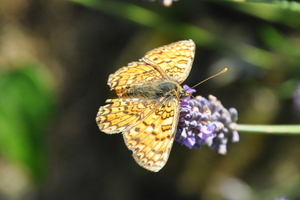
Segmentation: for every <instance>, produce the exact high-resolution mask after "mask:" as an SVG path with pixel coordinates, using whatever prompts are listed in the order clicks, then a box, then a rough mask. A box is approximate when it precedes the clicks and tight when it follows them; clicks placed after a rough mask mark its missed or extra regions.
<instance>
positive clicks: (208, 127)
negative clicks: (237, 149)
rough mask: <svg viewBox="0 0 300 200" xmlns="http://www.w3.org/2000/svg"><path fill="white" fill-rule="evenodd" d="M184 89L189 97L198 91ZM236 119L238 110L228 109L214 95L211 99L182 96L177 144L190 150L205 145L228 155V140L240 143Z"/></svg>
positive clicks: (176, 137)
mask: <svg viewBox="0 0 300 200" xmlns="http://www.w3.org/2000/svg"><path fill="white" fill-rule="evenodd" d="M183 90H184V91H185V92H186V93H188V94H192V93H193V92H196V90H195V89H191V88H190V87H188V86H187V85H184V86H183ZM237 119H238V113H237V110H236V109H235V108H230V109H228V110H227V109H226V108H224V107H223V105H222V104H221V102H220V101H219V100H217V98H216V97H214V96H213V95H209V97H208V99H206V98H204V97H202V96H196V97H195V98H191V96H187V97H182V98H181V99H180V117H179V123H178V128H177V133H176V136H175V141H177V142H179V143H181V144H182V145H185V146H187V147H188V148H190V149H192V148H196V149H198V148H200V147H201V146H202V145H204V144H205V145H208V146H209V147H211V148H212V149H213V150H214V151H216V152H218V153H220V154H226V152H227V141H228V138H229V139H231V141H232V142H238V141H239V134H238V132H237V131H236V121H237Z"/></svg>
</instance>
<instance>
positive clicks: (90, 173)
mask: <svg viewBox="0 0 300 200" xmlns="http://www.w3.org/2000/svg"><path fill="white" fill-rule="evenodd" d="M0 8H1V13H0V41H1V42H0V51H1V53H0V199H1V200H19V199H20V200H21V199H22V200H23V199H25V200H26V199H30V200H31V199H32V200H35V199H41V200H53V199H55V200H65V199H72V200H81V199H92V200H93V199H105V200H106V199H108V200H120V199H124V200H127V199H128V200H140V199H143V200H160V199H172V200H181V199H185V200H223V199H224V200H250V199H251V200H252V199H255V200H260V199H261V200H269V199H270V200H271V199H275V197H279V196H286V197H288V198H289V199H290V200H292V199H297V198H298V199H299V197H300V173H299V169H300V136H297V135H271V134H251V133H243V132H241V131H240V132H239V133H240V138H241V141H240V142H239V143H236V144H232V143H229V145H228V155H226V156H222V155H218V154H217V153H214V152H212V151H211V150H210V149H209V148H207V147H206V146H205V147H203V148H201V149H200V150H189V149H188V148H186V147H183V146H180V145H179V144H178V143H175V144H174V146H173V149H172V152H171V155H170V159H169V161H168V163H167V165H166V166H165V167H164V168H163V169H162V170H161V171H160V172H158V173H152V172H148V171H147V170H145V169H143V168H141V167H139V166H138V165H137V164H136V163H135V161H134V160H133V159H132V157H131V152H130V151H128V150H127V148H126V146H125V145H124V142H123V138H122V136H121V135H106V134H104V133H101V132H100V131H99V129H98V127H97V125H96V123H95V115H96V113H97V111H98V108H99V106H101V105H104V102H105V100H106V99H107V98H111V97H113V96H114V94H113V92H109V87H108V86H107V84H106V82H107V78H108V75H109V74H111V73H113V72H114V71H116V70H117V69H118V68H120V67H122V66H124V65H126V63H128V62H131V61H135V60H138V59H139V58H141V57H142V56H143V55H144V54H145V53H146V52H147V51H149V50H151V49H153V48H155V47H159V46H162V45H166V44H169V43H171V42H175V41H178V40H183V39H192V40H193V41H195V43H196V44H197V49H196V57H195V61H194V65H193V68H192V72H191V74H190V76H189V77H188V79H187V80H186V82H185V84H188V85H190V86H192V85H195V84H196V83H198V82H200V81H201V80H203V79H205V78H207V77H208V76H210V75H213V74H215V73H216V72H219V71H221V70H222V69H223V68H225V67H227V68H228V69H229V71H228V72H227V73H225V74H223V75H220V76H218V77H216V78H214V79H212V80H210V81H208V82H205V83H203V84H202V85H200V86H198V87H197V88H196V89H197V95H202V96H205V97H207V96H208V95H209V94H213V95H215V96H216V97H217V98H218V99H219V100H221V101H222V103H223V105H224V106H225V107H226V108H230V107H235V108H236V109H237V110H238V112H239V121H238V123H241V124H271V125H272V124H299V120H300V109H299V108H297V106H296V104H295V103H294V99H293V97H294V95H295V92H296V89H297V87H298V85H299V82H300V31H299V29H300V3H299V2H296V1H267V0H266V1H264V2H262V1H244V2H241V1H239V2H238V1H236V2H235V1H218V0H215V1H201V0H179V1H178V2H174V3H173V5H172V6H171V7H168V8H166V7H164V6H163V5H162V4H160V3H159V2H147V1H142V0H122V1H121V0H119V1H117V0H106V1H104V0H73V1H72V0H70V1H67V0H40V1H39V0H2V1H0Z"/></svg>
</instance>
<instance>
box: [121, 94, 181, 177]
mask: <svg viewBox="0 0 300 200" xmlns="http://www.w3.org/2000/svg"><path fill="white" fill-rule="evenodd" d="M178 117H179V101H178V99H176V98H174V97H168V98H164V99H162V101H161V102H160V104H159V105H158V106H156V108H154V110H153V111H152V112H151V113H149V114H148V115H147V117H146V118H144V119H143V120H142V121H141V122H140V123H137V124H136V125H135V126H132V127H130V128H129V129H126V130H125V131H124V132H123V137H124V140H125V144H126V146H127V147H128V149H130V150H131V151H132V152H133V153H132V156H133V158H134V159H135V161H136V162H137V163H138V164H139V165H140V166H142V167H144V168H146V169H148V170H150V171H154V172H157V171H159V170H160V169H161V168H162V167H163V166H164V165H165V164H166V162H167V160H168V158H169V154H170V151H171V148H172V145H173V141H174V137H175V133H176V129H177V124H178Z"/></svg>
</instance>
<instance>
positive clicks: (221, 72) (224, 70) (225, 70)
mask: <svg viewBox="0 0 300 200" xmlns="http://www.w3.org/2000/svg"><path fill="white" fill-rule="evenodd" d="M227 71H228V69H227V68H225V69H223V70H222V71H220V72H219V73H217V74H215V75H212V76H210V77H208V78H206V79H204V80H203V81H201V82H200V83H197V84H196V85H194V86H193V87H191V88H195V87H197V86H198V85H200V84H202V83H204V82H205V81H207V80H209V79H211V78H214V77H216V76H219V75H220V74H223V73H225V72H227Z"/></svg>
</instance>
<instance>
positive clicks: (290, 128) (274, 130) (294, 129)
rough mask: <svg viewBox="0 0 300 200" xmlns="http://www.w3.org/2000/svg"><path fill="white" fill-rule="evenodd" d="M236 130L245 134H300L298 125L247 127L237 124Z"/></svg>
mask: <svg viewBox="0 0 300 200" xmlns="http://www.w3.org/2000/svg"><path fill="white" fill-rule="evenodd" d="M237 130H238V131H239V132H245V133H268V134H300V125H249V124H238V125H237Z"/></svg>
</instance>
